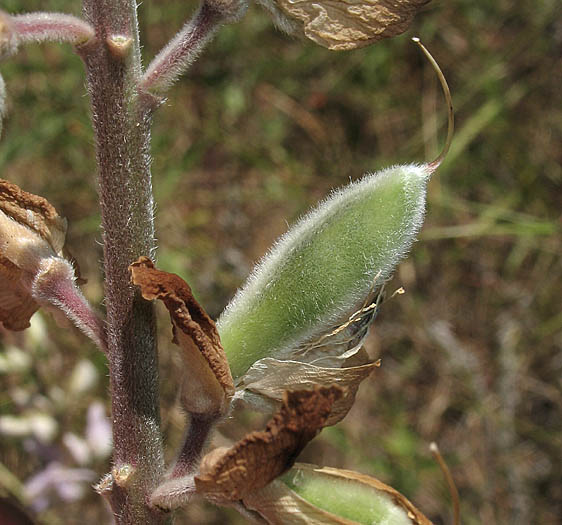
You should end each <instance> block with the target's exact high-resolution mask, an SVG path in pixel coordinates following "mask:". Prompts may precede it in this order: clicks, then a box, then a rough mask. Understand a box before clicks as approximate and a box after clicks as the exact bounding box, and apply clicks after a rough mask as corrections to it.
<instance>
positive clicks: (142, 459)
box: [80, 0, 166, 524]
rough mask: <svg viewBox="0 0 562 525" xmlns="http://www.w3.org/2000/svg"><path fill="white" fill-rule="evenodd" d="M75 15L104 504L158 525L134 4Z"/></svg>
mask: <svg viewBox="0 0 562 525" xmlns="http://www.w3.org/2000/svg"><path fill="white" fill-rule="evenodd" d="M83 10H84V15H85V18H86V20H87V21H88V22H89V23H90V24H91V25H92V26H93V27H94V29H95V32H96V38H95V40H94V41H93V42H90V43H87V44H85V46H83V47H82V48H81V49H80V54H81V56H82V58H83V59H84V62H85V64H86V69H87V80H88V91H89V94H90V97H91V107H92V119H93V125H94V130H95V137H96V147H97V163H98V177H99V192H100V203H101V214H102V226H103V232H104V236H103V241H104V267H105V303H106V308H107V345H108V357H109V373H110V384H111V398H112V417H113V440H114V455H113V462H114V467H113V472H127V473H128V474H127V476H121V477H119V479H117V477H116V476H114V478H115V483H114V486H113V489H112V490H114V491H115V492H116V494H114V497H113V498H111V500H112V501H114V502H117V503H116V504H115V505H114V508H113V511H114V514H115V519H116V522H117V523H118V524H133V523H135V524H138V523H143V524H153V523H154V524H156V523H163V522H165V521H166V516H165V515H164V514H163V513H161V512H160V511H159V510H158V509H154V508H150V507H149V505H148V503H147V502H148V500H149V495H150V493H151V492H152V490H153V489H154V488H155V487H156V485H157V484H158V483H159V482H160V481H161V479H162V476H163V472H164V460H163V449H162V437H161V431H160V414H159V398H158V359H157V349H156V338H155V319H154V312H153V307H152V305H151V304H150V303H148V302H146V301H144V300H143V299H142V298H141V297H140V295H139V294H138V293H136V292H135V290H134V288H133V287H132V285H131V284H130V275H129V271H128V266H129V264H131V263H132V262H133V261H134V260H136V259H137V258H138V257H139V256H141V255H148V256H149V257H151V258H152V257H154V250H155V243H154V226H153V198H152V185H151V175H150V151H149V150H150V122H151V115H150V109H142V108H147V105H146V104H144V105H139V104H137V102H138V101H137V94H136V89H135V86H136V84H137V82H138V78H139V77H140V74H141V61H140V47H139V38H138V24H137V19H136V2H135V0H84V1H83ZM116 41H118V42H120V47H119V49H118V50H117V51H118V52H117V53H116V50H115V48H114V47H112V42H113V43H114V42H116ZM141 106H142V107H141ZM120 494H121V495H120ZM115 507H117V508H115Z"/></svg>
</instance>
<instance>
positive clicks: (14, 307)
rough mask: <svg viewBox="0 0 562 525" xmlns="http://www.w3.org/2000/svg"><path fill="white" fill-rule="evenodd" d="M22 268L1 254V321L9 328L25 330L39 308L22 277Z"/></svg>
mask: <svg viewBox="0 0 562 525" xmlns="http://www.w3.org/2000/svg"><path fill="white" fill-rule="evenodd" d="M22 276H23V272H22V270H20V269H19V268H18V267H17V266H16V265H14V264H12V263H11V262H10V261H9V260H8V259H6V258H5V257H2V256H0V283H1V284H0V322H1V323H2V324H3V325H4V326H5V327H6V328H7V329H8V330H16V331H18V330H25V329H26V328H27V327H28V326H29V320H30V319H31V316H32V315H33V314H34V313H35V312H36V311H37V310H38V309H39V305H38V304H37V303H36V302H35V301H34V300H33V298H32V297H31V294H30V293H29V287H26V286H25V285H24V284H23V282H22V280H21V278H22Z"/></svg>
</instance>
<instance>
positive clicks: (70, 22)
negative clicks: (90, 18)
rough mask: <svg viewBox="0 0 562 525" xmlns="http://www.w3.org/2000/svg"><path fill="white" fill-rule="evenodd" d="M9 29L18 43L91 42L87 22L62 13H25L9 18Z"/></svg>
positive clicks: (91, 33)
mask: <svg viewBox="0 0 562 525" xmlns="http://www.w3.org/2000/svg"><path fill="white" fill-rule="evenodd" d="M10 27H11V29H12V31H13V32H14V33H15V34H16V38H17V40H18V42H21V43H26V42H45V41H50V42H70V43H71V44H75V45H79V44H84V43H85V42H87V41H88V40H91V39H92V38H93V37H94V35H95V32H94V28H93V27H92V26H91V25H90V24H88V22H86V21H84V20H82V19H80V18H77V17H75V16H72V15H65V14H62V13H41V12H40V13H26V14H23V15H15V16H11V17H10Z"/></svg>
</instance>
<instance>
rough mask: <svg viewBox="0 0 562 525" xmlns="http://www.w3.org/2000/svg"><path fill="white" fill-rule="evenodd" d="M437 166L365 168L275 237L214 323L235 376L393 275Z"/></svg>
mask: <svg viewBox="0 0 562 525" xmlns="http://www.w3.org/2000/svg"><path fill="white" fill-rule="evenodd" d="M432 172H433V169H432V167H431V166H430V165H427V164H425V165H419V164H410V165H406V166H394V167H391V168H387V169H384V170H382V171H379V172H377V173H375V174H370V175H367V176H365V177H364V178H363V179H361V180H360V181H358V182H354V183H351V184H349V185H348V186H346V187H344V188H343V189H340V190H337V191H335V192H334V193H333V194H332V195H331V196H330V197H329V198H328V199H326V200H325V201H324V202H322V203H321V204H320V205H319V206H318V207H317V208H316V209H314V210H312V211H311V212H309V213H308V214H307V215H306V216H304V217H303V218H302V219H301V220H300V221H299V222H298V223H297V224H296V225H295V226H294V227H293V228H291V229H290V230H289V231H288V232H287V233H286V234H285V235H284V236H283V237H281V238H280V239H279V240H278V241H277V242H276V243H275V245H274V246H273V248H272V249H271V250H270V252H269V253H268V254H267V255H266V256H265V257H264V258H263V260H262V261H261V262H260V264H258V266H257V267H256V268H255V270H254V271H253V273H252V274H251V276H250V277H249V279H248V281H247V282H246V284H245V285H244V286H243V287H242V288H241V289H240V290H239V291H238V293H237V294H236V296H235V297H234V298H233V300H232V301H231V303H230V304H229V305H228V306H227V307H226V309H225V311H224V313H223V314H222V316H221V317H220V319H219V321H218V323H217V327H218V330H219V334H220V337H221V341H222V344H223V346H224V349H225V352H226V355H227V357H228V361H229V363H230V367H231V371H232V375H233V377H234V378H238V377H240V376H241V375H242V374H244V372H246V370H247V369H248V368H249V367H250V366H251V365H252V364H253V363H254V362H255V361H257V360H258V359H261V358H263V357H275V358H281V359H282V358H286V357H287V356H289V355H290V353H291V350H292V349H294V348H295V347H297V346H299V345H300V344H302V343H303V342H306V341H307V340H309V339H311V338H314V337H316V336H318V335H321V334H322V333H324V332H326V331H327V330H329V329H330V328H331V327H334V326H336V324H337V323H338V322H341V321H342V319H343V320H346V319H347V317H348V316H349V315H350V314H351V313H353V311H354V309H356V308H357V307H358V306H359V307H360V306H361V303H362V302H363V301H364V300H365V297H367V295H368V294H369V292H370V291H371V290H372V289H373V286H374V284H375V280H377V284H380V283H382V282H384V280H385V279H387V278H388V277H389V276H390V275H391V273H392V271H393V270H394V268H395V267H396V265H397V263H398V262H399V261H400V259H402V258H403V257H404V256H405V255H406V253H407V252H408V250H409V249H410V247H411V245H412V243H413V242H414V240H415V237H416V235H417V233H418V231H419V229H420V227H421V225H422V223H423V217H424V210H425V194H426V185H427V181H428V179H429V177H430V175H431V173H432Z"/></svg>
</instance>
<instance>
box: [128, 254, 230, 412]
mask: <svg viewBox="0 0 562 525" xmlns="http://www.w3.org/2000/svg"><path fill="white" fill-rule="evenodd" d="M129 269H130V271H131V276H132V282H133V284H135V285H137V286H139V287H140V289H141V294H142V296H143V297H144V298H145V299H146V300H148V301H150V300H153V299H160V300H161V301H162V302H163V303H164V304H165V306H166V308H167V309H168V312H169V313H170V318H171V320H172V326H173V333H174V339H173V341H174V343H176V344H177V345H179V346H180V347H181V348H182V350H183V351H184V353H183V358H184V360H185V362H186V364H187V366H186V371H185V374H186V376H187V377H186V381H185V385H184V391H183V401H184V405H185V408H186V409H187V410H188V411H189V412H196V413H211V412H217V413H224V411H225V410H226V408H227V406H228V400H229V399H230V398H231V397H232V395H233V394H234V385H233V382H232V376H231V374H230V368H229V366H228V361H227V359H226V355H225V353H224V350H223V348H222V345H221V342H220V338H219V334H218V332H217V329H216V327H215V323H214V322H213V320H212V319H211V318H210V317H209V316H208V315H207V313H206V312H205V310H204V309H203V308H202V307H201V305H199V303H198V302H197V301H196V300H195V298H194V297H193V294H192V292H191V288H190V287H189V285H188V284H187V283H186V282H185V281H184V280H183V279H182V278H181V277H179V276H178V275H175V274H173V273H168V272H164V271H162V270H158V269H157V268H155V267H154V264H153V263H152V261H151V260H150V259H149V258H148V257H140V258H139V259H138V261H136V262H134V263H133V264H131V265H130V266H129Z"/></svg>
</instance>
